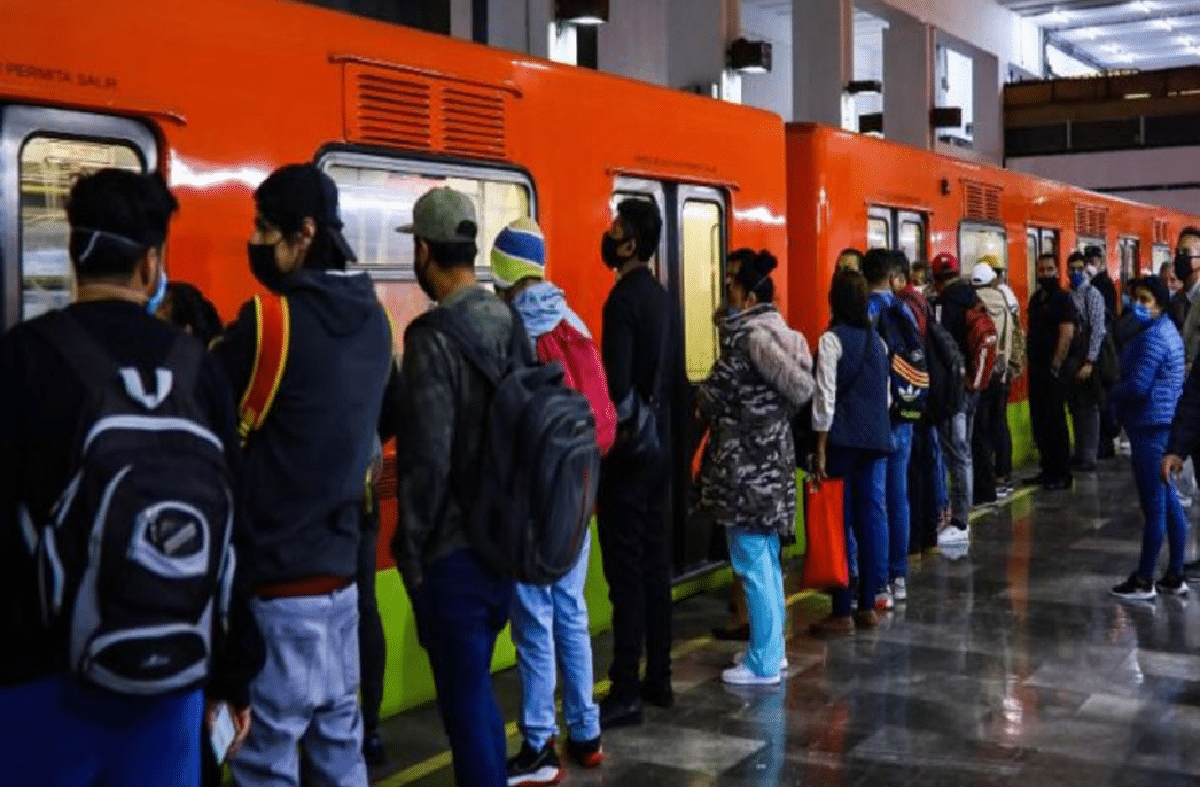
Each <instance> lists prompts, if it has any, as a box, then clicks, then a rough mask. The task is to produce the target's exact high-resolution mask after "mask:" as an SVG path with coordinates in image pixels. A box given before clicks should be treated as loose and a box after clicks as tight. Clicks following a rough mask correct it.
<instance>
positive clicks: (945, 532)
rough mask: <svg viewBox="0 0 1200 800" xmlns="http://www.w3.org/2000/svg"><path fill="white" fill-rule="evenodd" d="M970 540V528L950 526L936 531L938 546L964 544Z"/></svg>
mask: <svg viewBox="0 0 1200 800" xmlns="http://www.w3.org/2000/svg"><path fill="white" fill-rule="evenodd" d="M970 539H971V528H970V526H968V527H966V528H960V527H958V526H957V525H954V524H950V525H947V526H946V527H944V528H942V529H941V530H940V531H938V546H939V547H941V546H942V545H946V544H965V543H966V542H968V541H970Z"/></svg>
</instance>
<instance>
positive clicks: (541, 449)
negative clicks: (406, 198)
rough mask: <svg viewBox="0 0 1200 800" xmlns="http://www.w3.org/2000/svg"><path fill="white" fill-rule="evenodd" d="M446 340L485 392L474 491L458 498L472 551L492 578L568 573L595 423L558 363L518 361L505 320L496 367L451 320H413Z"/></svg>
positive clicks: (587, 495)
mask: <svg viewBox="0 0 1200 800" xmlns="http://www.w3.org/2000/svg"><path fill="white" fill-rule="evenodd" d="M416 324H427V325H430V326H432V327H433V328H434V329H435V330H437V331H440V332H441V333H442V334H444V335H445V336H446V337H447V338H449V339H450V341H452V342H454V343H455V345H456V346H457V347H458V348H459V350H460V352H461V353H462V354H463V356H464V357H465V358H466V360H467V362H468V363H469V364H471V365H472V366H474V368H475V369H476V370H478V371H479V372H480V373H481V374H482V375H483V376H484V378H485V379H486V380H487V382H488V383H489V384H490V385H491V386H492V387H493V394H492V397H491V400H490V402H489V405H488V412H487V422H486V425H485V433H484V443H483V452H482V459H483V463H482V464H481V465H480V474H479V485H478V486H477V487H472V489H473V491H469V492H466V493H464V500H466V502H464V503H463V508H464V509H466V510H467V512H468V521H467V535H468V538H469V540H470V542H471V546H472V549H473V550H474V551H475V553H476V555H478V556H479V558H480V560H482V561H483V563H484V564H485V565H486V566H487V567H488V568H489V569H490V570H491V571H492V572H493V573H495V574H498V575H504V576H511V577H512V578H513V579H515V580H517V581H518V582H520V583H527V584H535V585H541V586H545V585H548V584H551V583H554V582H555V581H557V580H558V579H559V578H561V577H562V576H564V575H566V574H567V572H569V571H570V570H571V568H572V567H574V566H575V562H576V560H577V559H578V558H579V554H580V552H582V550H583V543H584V537H585V536H589V535H590V533H589V531H588V522H589V520H590V519H591V516H592V508H593V506H594V505H595V502H596V491H597V488H598V487H599V482H600V448H599V446H598V445H597V444H596V420H595V418H594V417H593V416H592V406H591V403H590V402H589V401H588V399H587V397H585V396H584V395H583V394H581V393H579V392H577V391H575V390H574V389H570V388H568V387H567V386H566V385H565V384H564V383H563V370H562V366H561V365H560V364H558V363H557V362H553V361H552V362H550V363H547V364H542V363H540V362H538V361H537V360H536V359H535V358H533V356H532V354H527V352H526V351H527V348H523V347H522V346H521V345H522V339H524V338H527V337H526V333H525V327H524V325H522V324H521V321H520V319H519V318H518V317H517V316H516V315H515V314H514V315H513V330H512V337H511V339H510V342H509V352H508V357H507V362H506V363H498V360H497V359H496V356H495V355H494V354H493V353H490V352H488V351H487V350H486V349H485V348H484V347H483V346H482V345H481V344H480V343H479V341H478V339H477V338H476V336H475V335H474V334H473V333H472V332H471V331H470V330H468V329H467V328H466V327H465V326H464V325H463V323H462V321H461V320H460V318H459V317H457V316H456V315H455V314H454V313H453V312H451V311H448V310H446V309H442V308H439V309H435V310H433V311H431V312H429V313H428V314H426V315H424V316H423V317H421V318H419V320H418V322H417V323H416Z"/></svg>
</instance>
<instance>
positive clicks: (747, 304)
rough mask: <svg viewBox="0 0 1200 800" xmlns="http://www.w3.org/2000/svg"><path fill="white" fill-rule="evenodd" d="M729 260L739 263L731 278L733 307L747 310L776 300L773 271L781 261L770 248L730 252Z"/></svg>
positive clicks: (731, 302) (730, 292)
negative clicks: (756, 250) (772, 278)
mask: <svg viewBox="0 0 1200 800" xmlns="http://www.w3.org/2000/svg"><path fill="white" fill-rule="evenodd" d="M735 256H738V258H736V259H735ZM729 260H731V261H733V260H736V261H737V262H738V264H739V266H738V270H737V272H735V273H733V274H732V276H730V280H729V305H730V307H731V308H735V309H737V310H739V311H745V310H746V309H748V308H753V307H754V306H756V305H758V304H759V303H773V302H775V282H774V281H773V280H771V273H772V272H774V271H775V267H777V266H778V265H779V261H778V259H776V258H775V256H774V255H772V254H771V252H770V251H769V250H759V251H758V252H755V251H753V250H738V251H736V252H734V253H731V254H730V256H729Z"/></svg>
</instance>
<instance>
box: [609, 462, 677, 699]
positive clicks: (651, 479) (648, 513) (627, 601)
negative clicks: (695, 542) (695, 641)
mask: <svg viewBox="0 0 1200 800" xmlns="http://www.w3.org/2000/svg"><path fill="white" fill-rule="evenodd" d="M669 463H670V459H669V458H665V457H664V458H663V459H662V460H661V461H659V462H658V463H655V464H652V465H649V466H637V465H632V464H630V463H629V461H628V460H626V459H624V458H621V457H620V456H619V455H617V456H615V457H614V455H609V456H608V457H607V458H605V460H604V463H603V465H602V466H601V468H600V491H599V494H598V496H597V498H596V517H597V523H598V524H599V533H600V555H601V563H602V564H603V566H604V577H605V579H606V580H607V581H608V599H609V601H610V602H611V603H612V608H613V623H612V627H613V659H612V666H611V667H610V668H609V671H608V677H609V679H610V680H611V681H612V690H611V692H610V695H611V696H612V697H614V698H619V699H621V700H632V699H634V698H636V697H638V696H639V694H640V691H641V681H640V679H639V670H638V665H639V662H640V661H641V657H642V645H643V643H644V644H645V648H646V684H647V685H649V686H652V687H655V688H658V687H664V686H669V685H670V681H671V566H670V559H669V552H670V547H669V545H670V542H669V540H668V536H667V526H666V519H665V510H666V505H665V504H666V489H667V477H668V470H667V466H666V465H667V464H669Z"/></svg>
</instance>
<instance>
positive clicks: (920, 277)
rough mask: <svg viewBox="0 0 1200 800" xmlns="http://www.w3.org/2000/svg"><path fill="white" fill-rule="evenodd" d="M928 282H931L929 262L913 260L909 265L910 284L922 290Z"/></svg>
mask: <svg viewBox="0 0 1200 800" xmlns="http://www.w3.org/2000/svg"><path fill="white" fill-rule="evenodd" d="M927 283H929V262H927V261H914V262H912V264H910V265H909V267H908V285H909V286H911V287H913V288H914V289H916V290H917V291H921V290H922V289H924V288H925V284H927Z"/></svg>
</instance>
